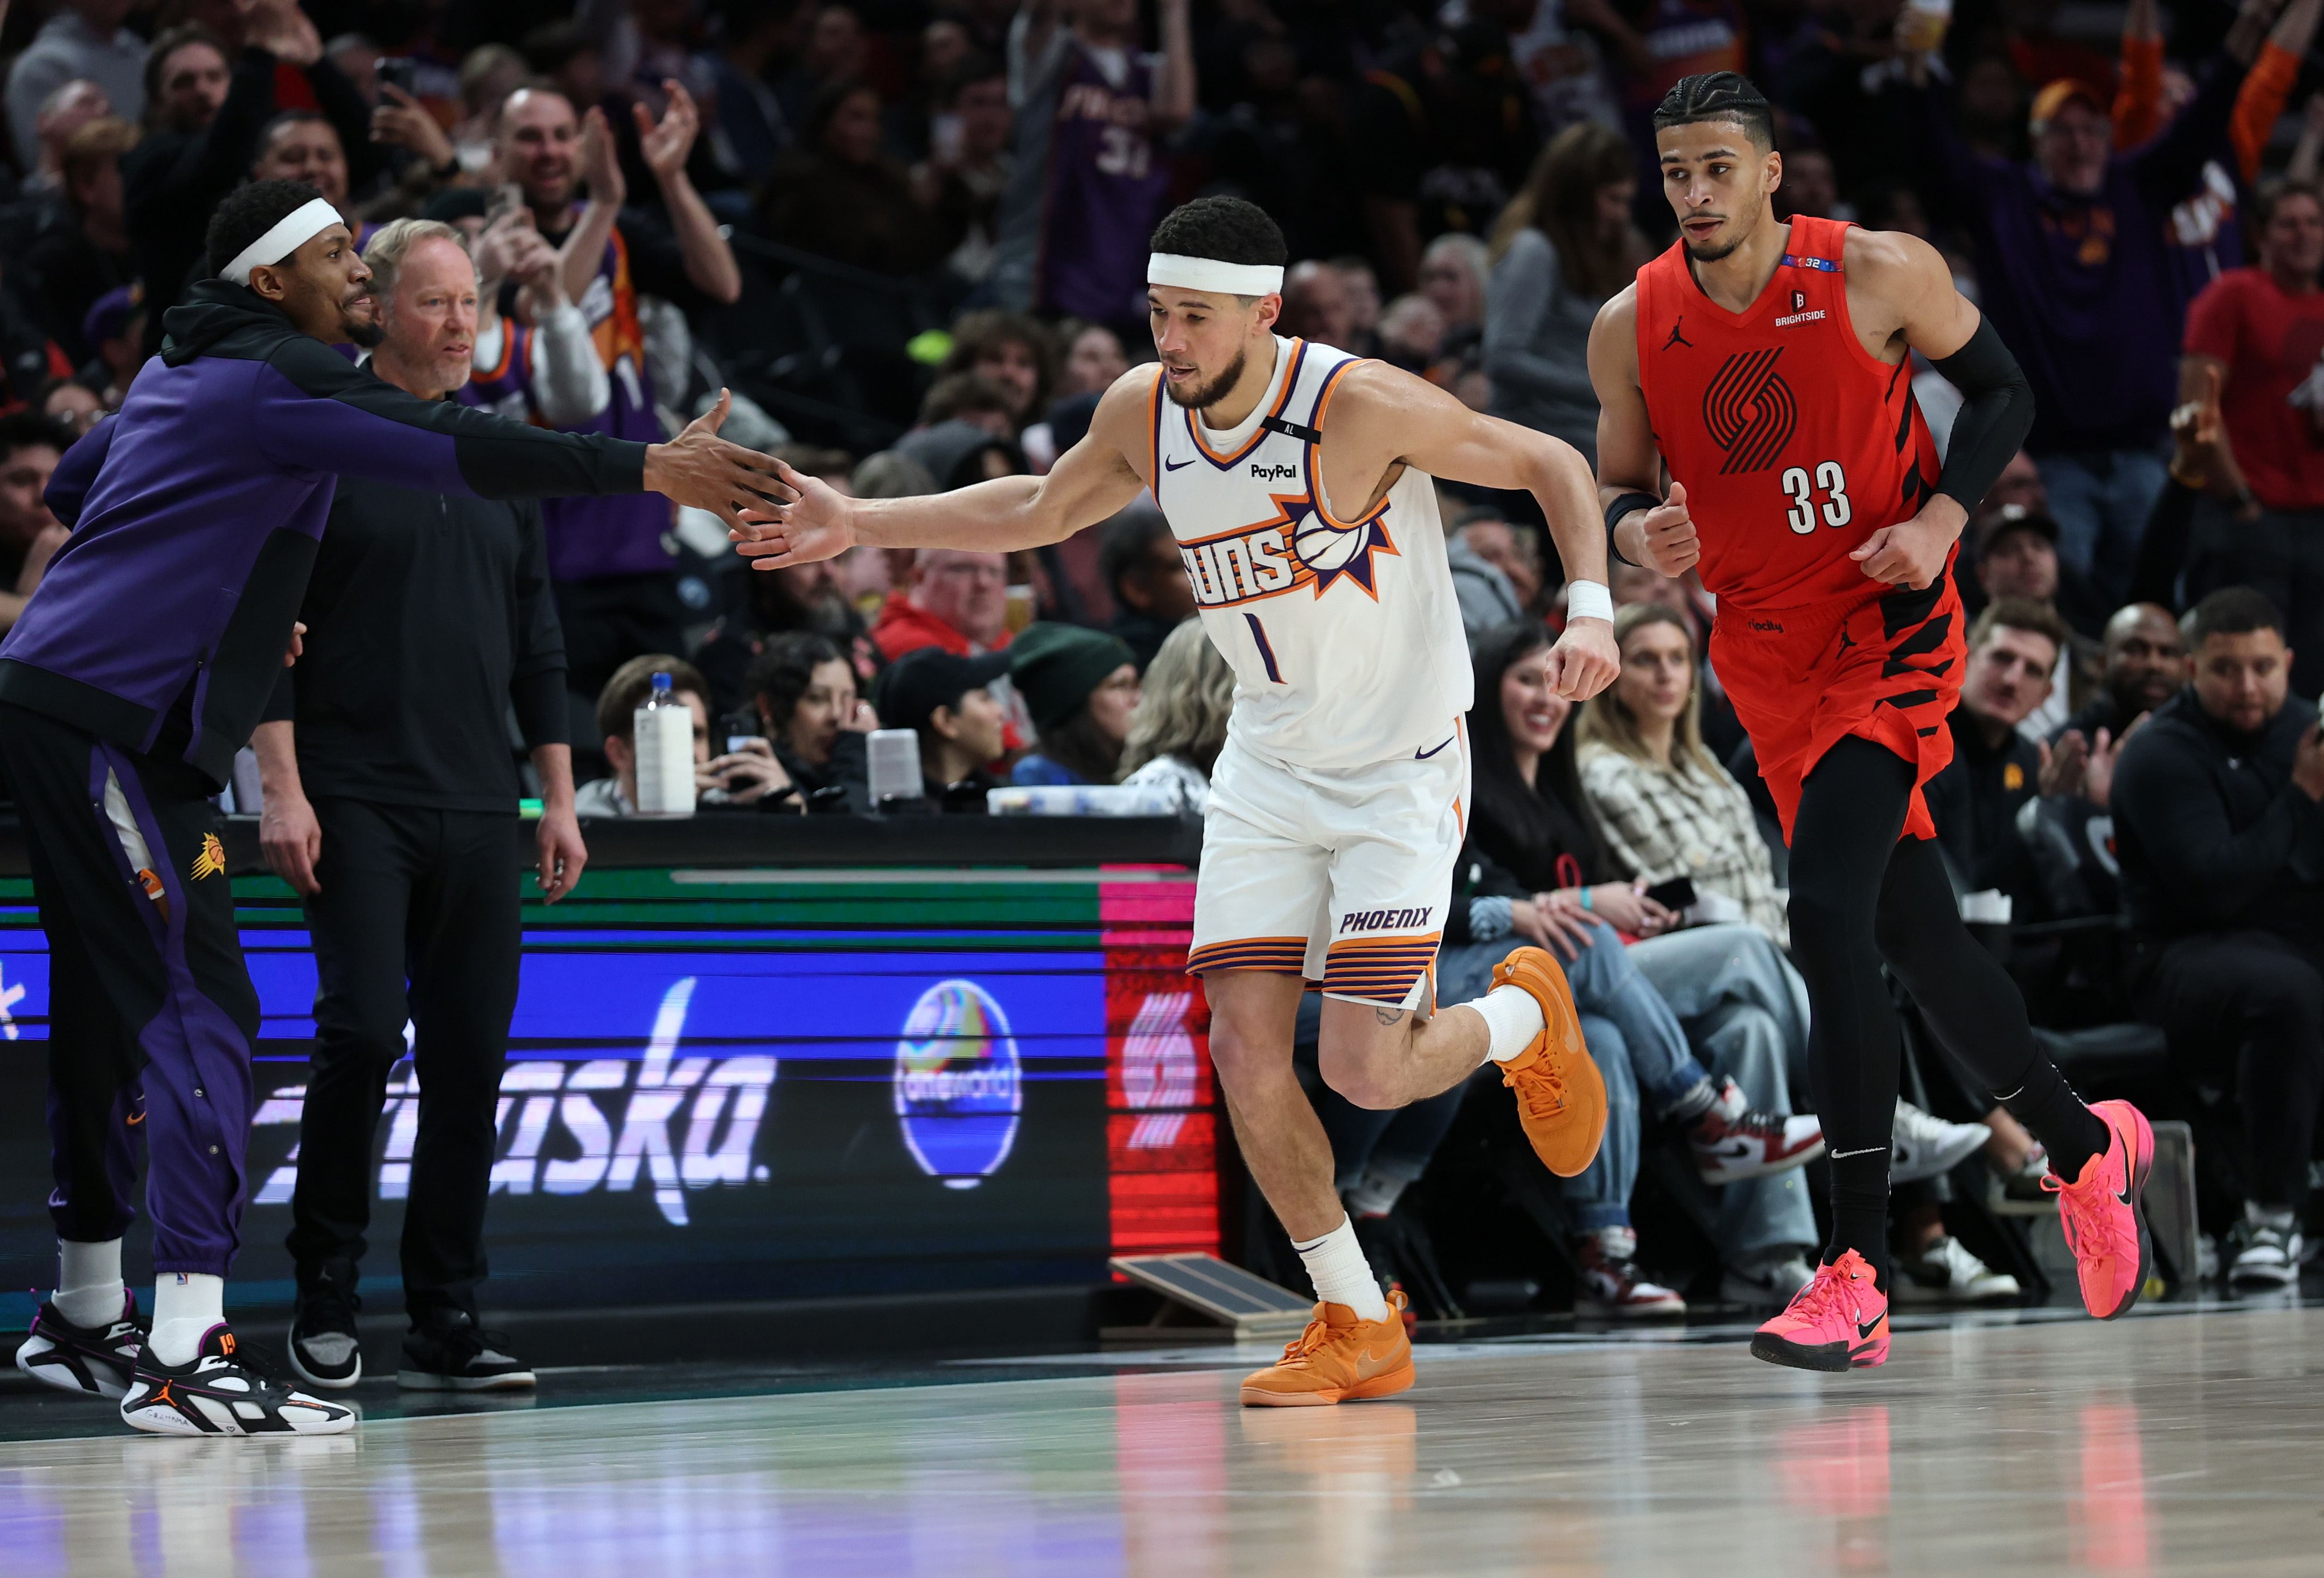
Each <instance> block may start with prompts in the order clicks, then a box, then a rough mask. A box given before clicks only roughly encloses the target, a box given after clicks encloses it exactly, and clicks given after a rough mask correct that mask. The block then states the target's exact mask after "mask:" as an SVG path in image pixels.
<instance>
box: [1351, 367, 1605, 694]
mask: <svg viewBox="0 0 2324 1578" xmlns="http://www.w3.org/2000/svg"><path fill="white" fill-rule="evenodd" d="M1328 413H1329V414H1328V417H1327V419H1326V425H1325V426H1324V429H1323V432H1324V437H1323V456H1324V461H1323V464H1324V467H1325V472H1326V478H1325V486H1326V488H1327V489H1328V487H1329V485H1330V481H1329V479H1330V476H1331V475H1333V474H1340V475H1344V464H1343V465H1341V466H1335V465H1333V460H1332V457H1333V456H1334V455H1335V454H1336V455H1339V456H1342V457H1371V456H1383V457H1388V461H1389V463H1390V464H1393V463H1396V462H1401V463H1403V464H1405V465H1407V466H1416V467H1418V468H1419V469H1420V470H1422V471H1425V472H1426V473H1427V474H1428V475H1431V476H1434V477H1442V478H1443V479H1444V480H1445V481H1447V482H1465V483H1469V484H1473V485H1475V486H1477V487H1490V488H1507V489H1512V490H1514V489H1517V488H1522V489H1524V490H1525V491H1526V492H1527V493H1529V494H1533V496H1534V497H1535V499H1537V500H1539V501H1540V502H1541V512H1542V517H1543V519H1545V520H1546V521H1548V522H1549V535H1550V539H1551V540H1552V541H1554V542H1555V543H1556V545H1557V557H1558V559H1559V561H1560V562H1561V563H1562V564H1563V566H1564V568H1565V578H1566V580H1567V582H1568V583H1575V582H1584V581H1586V582H1592V583H1595V584H1596V585H1597V586H1599V587H1600V590H1601V592H1602V589H1603V588H1604V586H1605V585H1606V535H1605V530H1604V528H1603V527H1602V526H1601V525H1600V521H1599V515H1598V508H1597V499H1596V495H1595V490H1594V489H1593V488H1592V486H1591V480H1590V466H1589V464H1588V463H1587V462H1585V461H1584V460H1583V459H1582V457H1581V455H1580V453H1579V452H1577V451H1576V450H1575V449H1574V448H1573V446H1572V445H1571V444H1568V443H1566V442H1565V441H1564V440H1563V438H1552V437H1551V436H1550V435H1549V434H1547V433H1537V432H1535V431H1534V430H1533V429H1531V428H1521V427H1518V426H1517V424H1516V423H1515V422H1505V421H1503V420H1501V419H1500V418H1499V417H1489V416H1486V415H1485V414H1484V413H1482V412H1481V411H1471V410H1470V409H1469V408H1468V407H1467V406H1465V405H1462V403H1461V402H1460V401H1459V400H1457V399H1455V398H1454V397H1453V396H1452V394H1451V393H1449V392H1446V391H1444V390H1442V389H1439V388H1438V387H1436V385H1434V384H1433V383H1428V382H1427V381H1426V380H1425V379H1421V378H1416V377H1414V376H1413V375H1412V374H1409V373H1406V372H1403V371H1401V370H1399V369H1397V368H1395V367H1391V366H1389V365H1387V364H1386V363H1383V362H1362V363H1359V364H1357V365H1355V366H1353V367H1351V368H1350V369H1349V370H1348V372H1347V373H1346V374H1344V375H1343V376H1342V379H1341V381H1340V387H1339V388H1338V390H1336V391H1335V392H1333V395H1332V399H1331V404H1330V406H1329V408H1328ZM1365 463H1367V464H1368V463H1369V462H1368V460H1367V461H1366V462H1365ZM1386 469H1387V468H1386V466H1383V467H1382V470H1383V472H1385V470H1386ZM1364 480H1367V481H1372V482H1375V483H1376V482H1377V481H1378V480H1379V479H1378V478H1366V479H1364ZM1350 503H1352V501H1351V500H1350V499H1349V498H1348V497H1347V496H1346V495H1345V494H1342V497H1341V506H1342V508H1343V509H1344V508H1346V507H1347V506H1348V505H1349V504H1350ZM1351 518H1352V517H1351ZM1608 606H1609V611H1610V604H1608ZM1620 669H1621V659H1620V656H1619V654H1618V652H1617V651H1616V650H1615V647H1614V627H1613V624H1612V623H1610V621H1609V620H1607V619H1605V618H1601V617H1598V616H1595V615H1591V614H1582V615H1580V616H1578V617H1577V616H1573V615H1572V613H1571V611H1570V610H1569V616H1568V618H1567V620H1566V625H1565V634H1564V635H1563V637H1562V638H1561V639H1560V640H1559V641H1558V643H1557V645H1556V647H1555V648H1554V649H1553V650H1552V651H1551V653H1550V660H1549V679H1550V683H1551V684H1552V685H1553V686H1554V687H1556V689H1557V691H1558V694H1559V695H1561V696H1565V697H1572V699H1574V700H1577V701H1578V700H1581V699H1582V698H1584V697H1591V696H1595V695H1597V694H1598V693H1599V692H1600V691H1601V690H1603V689H1605V688H1606V687H1607V686H1609V685H1611V684H1612V683H1613V682H1614V676H1615V675H1616V674H1617V673H1618V672H1619V671H1620Z"/></svg>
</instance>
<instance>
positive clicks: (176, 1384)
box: [121, 1322, 355, 1435]
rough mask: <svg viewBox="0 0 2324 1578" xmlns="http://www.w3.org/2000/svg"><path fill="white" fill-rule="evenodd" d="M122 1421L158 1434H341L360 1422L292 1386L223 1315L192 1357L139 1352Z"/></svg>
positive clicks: (147, 1350)
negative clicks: (183, 1359) (176, 1360)
mask: <svg viewBox="0 0 2324 1578" xmlns="http://www.w3.org/2000/svg"><path fill="white" fill-rule="evenodd" d="M121 1417H122V1421H123V1422H124V1424H126V1425H129V1426H132V1427H133V1428H134V1429H138V1430H144V1431H149V1432H151V1433H152V1434H153V1435H338V1434H340V1433H341V1432H343V1431H347V1430H352V1429H354V1428H355V1410H354V1409H353V1408H350V1407H347V1406H346V1405H345V1404H344V1403H327V1402H325V1401H324V1400H323V1399H322V1398H318V1397H311V1396H309V1395H308V1394H307V1393H305V1392H300V1391H293V1390H291V1389H290V1388H289V1387H287V1386H284V1385H283V1384H282V1383H281V1381H279V1380H275V1379H274V1378H273V1377H272V1375H270V1374H268V1373H267V1371H266V1370H265V1368H264V1367H263V1365H262V1364H260V1363H259V1362H258V1361H257V1359H256V1358H255V1356H254V1355H253V1354H251V1353H249V1352H245V1351H244V1349H243V1348H242V1345H241V1344H240V1343H237V1342H236V1341H235V1335H234V1333H233V1331H232V1330H231V1329H230V1328H228V1327H227V1326H226V1324H224V1323H223V1322H221V1323H220V1324H217V1325H215V1326H212V1327H211V1328H210V1329H209V1330H208V1331H207V1332H205V1333H202V1342H201V1346H200V1347H199V1348H198V1349H197V1350H196V1351H195V1352H194V1357H193V1361H192V1362H190V1363H188V1364H163V1363H162V1362H161V1361H159V1360H157V1359H155V1358H154V1357H153V1351H152V1348H151V1347H147V1348H145V1349H143V1350H142V1351H140V1352H139V1353H138V1356H137V1369H136V1373H135V1374H134V1376H133V1377H132V1379H131V1380H130V1384H129V1394H128V1395H127V1396H126V1397H124V1398H122V1399H121Z"/></svg>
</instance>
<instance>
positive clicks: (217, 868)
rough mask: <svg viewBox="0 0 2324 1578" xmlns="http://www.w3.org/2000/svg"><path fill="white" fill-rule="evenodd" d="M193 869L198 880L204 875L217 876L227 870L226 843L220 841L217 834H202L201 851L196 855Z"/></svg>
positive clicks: (195, 878)
mask: <svg viewBox="0 0 2324 1578" xmlns="http://www.w3.org/2000/svg"><path fill="white" fill-rule="evenodd" d="M192 870H193V876H194V880H195V881H201V879H202V878H204V877H214V876H217V874H218V873H219V872H222V871H224V870H226V845H224V844H220V843H219V842H218V836H217V834H215V833H205V834H203V835H202V847H201V851H200V853H199V854H196V855H195V856H194V863H193V868H192Z"/></svg>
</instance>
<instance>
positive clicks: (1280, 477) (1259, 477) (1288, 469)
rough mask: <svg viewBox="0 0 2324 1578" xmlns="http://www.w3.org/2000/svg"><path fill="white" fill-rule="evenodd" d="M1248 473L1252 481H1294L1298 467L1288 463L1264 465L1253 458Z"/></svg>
mask: <svg viewBox="0 0 2324 1578" xmlns="http://www.w3.org/2000/svg"><path fill="white" fill-rule="evenodd" d="M1250 475H1251V480H1252V481H1253V482H1296V481H1297V480H1298V478H1299V468H1298V467H1297V466H1292V465H1288V464H1286V465H1281V466H1264V465H1261V464H1260V463H1259V462H1258V461H1256V460H1254V461H1252V462H1251V463H1250Z"/></svg>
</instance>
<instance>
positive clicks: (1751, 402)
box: [1702, 346, 1800, 475]
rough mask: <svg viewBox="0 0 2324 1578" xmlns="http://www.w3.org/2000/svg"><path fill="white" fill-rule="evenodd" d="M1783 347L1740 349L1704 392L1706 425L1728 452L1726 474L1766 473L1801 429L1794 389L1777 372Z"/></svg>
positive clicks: (1723, 471)
mask: <svg viewBox="0 0 2324 1578" xmlns="http://www.w3.org/2000/svg"><path fill="white" fill-rule="evenodd" d="M1783 354H1784V350H1783V347H1782V346H1767V347H1766V348H1764V349H1761V350H1756V351H1738V352H1736V353H1735V354H1734V355H1730V356H1729V357H1728V358H1727V360H1726V361H1725V362H1724V363H1722V364H1721V365H1720V369H1719V371H1718V373H1717V374H1714V375H1713V376H1712V378H1711V384H1710V386H1709V387H1708V388H1706V389H1705V390H1704V391H1703V392H1702V425H1703V428H1704V429H1705V430H1707V431H1708V432H1709V433H1710V434H1711V442H1713V443H1715V444H1717V445H1718V446H1719V447H1720V448H1721V449H1724V450H1726V451H1727V463H1726V464H1725V465H1723V466H1720V468H1719V470H1720V475H1733V474H1735V473H1737V472H1742V471H1764V470H1766V468H1767V467H1768V466H1773V465H1774V464H1775V457H1777V456H1779V455H1781V454H1782V453H1783V452H1784V445H1785V444H1786V443H1788V442H1790V440H1791V437H1792V429H1794V428H1795V427H1797V426H1798V425H1799V420H1800V411H1799V405H1798V402H1797V401H1794V399H1793V398H1792V388H1791V385H1790V384H1788V383H1784V381H1783V379H1782V378H1781V377H1779V376H1777V374H1776V373H1775V363H1776V361H1777V360H1778V359H1779V358H1780V357H1781V356H1782V355H1783Z"/></svg>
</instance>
